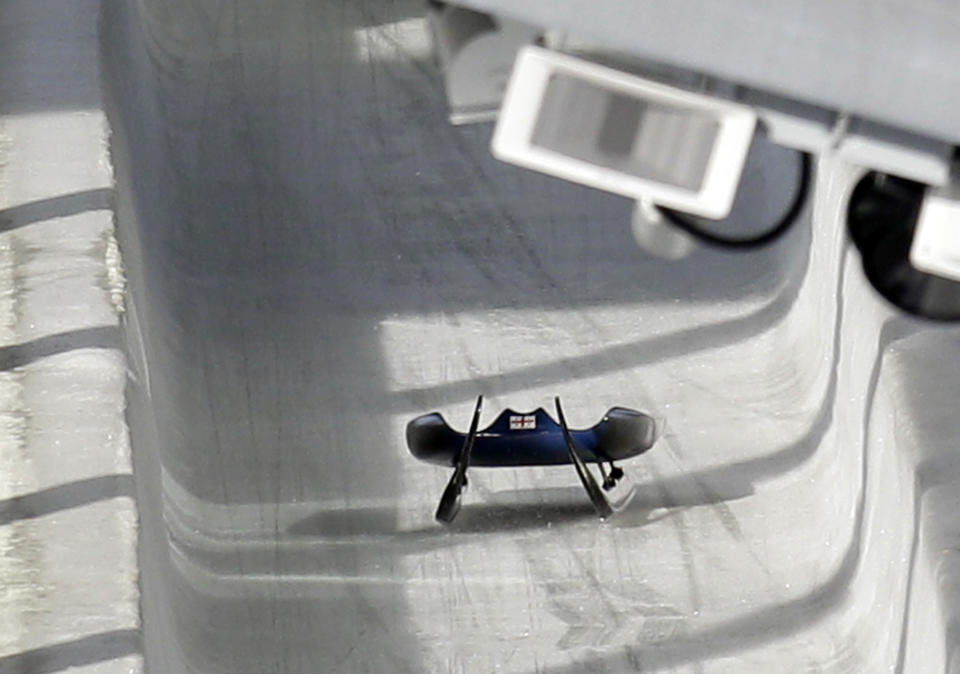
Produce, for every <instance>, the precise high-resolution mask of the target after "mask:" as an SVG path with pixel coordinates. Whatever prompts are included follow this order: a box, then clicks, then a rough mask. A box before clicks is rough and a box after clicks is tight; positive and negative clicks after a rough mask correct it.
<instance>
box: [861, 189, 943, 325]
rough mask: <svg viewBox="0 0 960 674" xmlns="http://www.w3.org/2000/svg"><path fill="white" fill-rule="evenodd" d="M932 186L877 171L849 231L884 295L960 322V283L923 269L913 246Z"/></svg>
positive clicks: (920, 312)
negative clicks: (917, 263) (915, 262)
mask: <svg viewBox="0 0 960 674" xmlns="http://www.w3.org/2000/svg"><path fill="white" fill-rule="evenodd" d="M926 189H927V188H926V185H924V184H922V183H918V182H915V181H913V180H907V179H906V178H898V177H896V176H891V175H887V174H885V173H879V172H876V171H873V172H871V173H868V174H867V175H866V176H865V177H864V178H863V179H862V180H861V181H860V182H859V183H857V186H856V187H855V188H854V190H853V193H852V194H851V195H850V204H849V206H848V207H847V230H848V231H849V233H850V238H851V239H852V240H853V243H854V245H856V247H857V248H858V249H859V251H860V256H861V258H862V260H863V272H864V274H865V275H866V277H867V280H869V281H870V284H871V285H872V286H873V287H874V288H876V290H877V292H879V293H880V294H881V295H882V296H883V297H884V298H886V299H887V300H888V301H889V302H891V303H892V304H894V305H896V306H897V307H899V308H900V309H902V310H903V311H906V312H907V313H910V314H913V315H915V316H921V317H923V318H930V319H933V320H938V321H957V320H960V283H958V282H956V281H951V280H950V279H946V278H942V277H940V276H936V275H934V274H928V273H926V272H923V271H920V270H919V269H917V268H916V267H914V266H913V265H912V264H911V263H910V246H911V244H912V243H913V234H914V231H915V229H916V227H917V219H918V217H919V215H920V206H921V205H922V204H923V197H924V194H926Z"/></svg>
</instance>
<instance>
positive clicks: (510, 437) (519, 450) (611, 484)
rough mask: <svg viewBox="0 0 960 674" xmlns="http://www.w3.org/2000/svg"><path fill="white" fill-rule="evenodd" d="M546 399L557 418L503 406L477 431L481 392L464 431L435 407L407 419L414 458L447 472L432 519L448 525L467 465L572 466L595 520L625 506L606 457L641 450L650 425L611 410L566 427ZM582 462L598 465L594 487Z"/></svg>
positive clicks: (619, 473)
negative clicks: (576, 426)
mask: <svg viewBox="0 0 960 674" xmlns="http://www.w3.org/2000/svg"><path fill="white" fill-rule="evenodd" d="M554 402H555V404H556V408H557V418H558V420H559V423H558V421H555V420H554V419H553V418H552V417H551V416H550V415H549V414H548V413H547V412H546V410H544V409H543V408H542V407H541V408H539V409H537V410H535V411H534V412H529V413H524V414H521V413H518V412H515V411H513V410H510V409H507V410H504V411H503V412H501V413H500V416H498V417H497V418H496V419H495V420H494V422H493V423H492V424H490V425H489V426H487V427H486V428H484V429H483V430H478V429H477V427H478V425H479V421H480V411H481V409H482V406H483V396H480V397H478V398H477V405H476V408H475V409H474V413H473V420H472V422H471V424H470V430H469V431H468V432H467V433H466V434H464V433H460V432H458V431H455V430H453V429H452V428H450V426H449V425H448V424H447V422H446V420H445V419H444V418H443V416H442V415H441V414H439V413H438V412H433V413H431V414H424V415H422V416H419V417H417V418H416V419H413V420H412V421H411V422H410V423H409V424H407V446H408V447H409V448H410V453H411V454H413V455H414V456H415V457H416V458H418V459H420V460H421V461H426V462H428V463H434V464H437V465H441V466H449V467H452V468H453V469H454V473H453V476H452V477H451V478H450V482H449V483H448V484H447V488H446V489H445V490H444V493H443V497H442V498H441V499H440V505H439V507H438V508H437V513H436V517H437V520H439V521H441V522H443V523H450V522H452V521H453V518H454V517H456V515H457V513H458V512H459V510H460V503H461V496H462V493H463V490H464V488H466V486H467V475H466V474H467V467H468V466H480V467H511V466H558V465H566V464H572V465H573V466H574V467H575V469H576V471H577V475H578V476H579V477H580V480H581V482H582V483H583V486H584V488H585V489H586V491H587V495H588V496H589V497H590V502H591V503H593V506H594V508H596V510H597V513H598V514H599V515H600V517H602V518H606V517H609V516H611V515H613V514H614V513H616V512H619V511H620V510H622V509H623V508H625V507H626V506H627V505H628V504H629V502H630V500H631V499H632V498H633V495H634V488H633V485H632V484H631V483H630V481H629V479H628V478H626V476H625V475H624V472H623V470H622V469H620V468H619V467H618V466H616V465H615V464H614V461H622V460H624V459H629V458H632V457H634V456H639V455H640V454H643V453H644V452H646V451H647V450H649V449H650V448H651V447H652V446H653V444H654V442H655V441H656V437H657V428H656V422H655V421H654V420H653V418H651V417H650V416H648V415H646V414H644V413H642V412H637V411H636V410H631V409H627V408H625V407H614V408H612V409H610V410H609V411H608V412H607V413H606V414H605V415H604V417H603V419H601V420H600V421H599V422H598V423H597V424H595V425H594V426H591V427H590V428H585V429H582V430H577V429H570V428H568V427H567V422H566V419H565V418H564V416H563V408H562V407H561V406H560V399H559V398H555V399H554ZM590 463H595V464H597V465H598V466H599V467H600V473H601V476H602V480H601V484H600V485H598V484H597V481H596V480H595V479H594V477H593V474H592V473H591V472H590V470H589V469H588V468H587V464H590ZM604 463H607V464H609V466H610V469H609V472H608V471H606V470H604V467H603V464H604ZM601 485H602V487H601Z"/></svg>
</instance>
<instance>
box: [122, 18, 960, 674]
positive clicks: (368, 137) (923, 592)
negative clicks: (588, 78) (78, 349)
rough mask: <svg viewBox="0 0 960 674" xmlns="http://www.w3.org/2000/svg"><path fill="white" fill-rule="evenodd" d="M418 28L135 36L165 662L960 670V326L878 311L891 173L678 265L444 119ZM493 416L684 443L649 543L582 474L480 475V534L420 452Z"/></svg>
mask: <svg viewBox="0 0 960 674" xmlns="http://www.w3.org/2000/svg"><path fill="white" fill-rule="evenodd" d="M421 11H422V7H421V5H420V3H414V2H410V3H406V2H402V3H382V4H380V3H345V4H341V5H337V6H333V5H330V4H328V3H316V2H305V1H304V2H298V1H294V0H289V1H285V2H278V3H271V4H270V5H269V6H267V5H265V4H263V3H260V2H253V1H249V2H247V1H244V0H241V1H240V2H235V3H221V2H213V1H212V0H211V1H209V2H178V1H172V0H162V1H161V0H143V1H142V2H132V1H131V2H114V3H107V4H106V5H105V7H104V12H105V15H104V24H103V27H104V32H103V46H104V58H105V63H106V64H107V68H108V73H107V78H108V83H109V87H108V94H109V97H110V100H111V121H112V123H113V131H114V146H113V149H114V154H113V159H114V164H115V169H116V173H117V178H118V183H119V184H118V187H119V193H118V199H117V207H118V217H119V220H120V227H121V230H120V238H121V244H122V247H123V253H124V259H125V263H126V266H127V269H128V275H129V283H130V290H131V294H130V296H129V298H128V300H129V303H128V306H127V313H126V325H125V327H126V336H127V341H128V348H129V353H130V360H131V364H130V367H131V382H130V389H129V391H130V401H131V410H130V411H131V421H132V423H133V430H134V441H135V461H136V469H137V476H138V480H137V482H138V496H139V499H140V507H141V517H142V522H143V527H144V532H143V533H144V535H143V539H142V542H141V543H142V545H141V553H142V564H143V567H142V571H143V579H144V593H145V603H144V619H145V625H146V635H147V640H146V648H147V659H148V663H149V664H151V665H152V667H153V668H154V669H155V671H162V672H174V671H195V672H230V673H231V674H238V673H244V672H250V673H254V672H258V673H259V672H267V671H284V672H318V671H322V672H351V673H352V672H402V671H406V672H425V671H443V672H491V671H509V672H543V671H550V672H571V673H573V672H583V671H597V672H623V671H644V672H654V671H662V672H745V671H754V672H771V671H790V672H796V671H827V672H880V671H889V670H891V669H892V670H894V671H897V670H900V671H911V672H931V671H944V670H946V669H948V668H949V667H951V666H952V667H957V664H956V663H955V662H954V659H955V656H954V654H953V648H954V646H953V643H954V642H955V641H956V638H955V636H956V635H954V634H953V633H954V631H955V630H956V627H955V617H954V612H955V608H954V607H955V606H956V597H957V583H956V580H955V569H956V568H957V561H956V559H955V556H956V554H955V552H952V550H953V549H954V547H955V542H956V531H955V527H954V528H953V529H952V528H951V525H948V524H947V523H948V522H949V519H948V518H947V517H944V516H943V515H944V514H946V513H950V512H951V507H952V501H955V496H953V494H954V493H955V491H951V488H952V487H953V486H955V484H956V475H955V473H951V472H950V470H949V469H950V468H951V467H954V466H955V465H956V462H955V461H952V460H951V458H950V457H951V454H950V452H951V450H952V449H953V448H952V447H951V446H950V445H951V441H950V438H953V437H956V430H957V421H956V419H955V418H954V416H955V415H952V414H951V413H950V409H951V408H950V402H949V401H951V400H955V399H956V389H957V386H956V383H955V382H956V377H955V376H952V375H951V371H950V368H953V369H955V368H954V366H953V364H952V363H953V360H954V359H953V356H954V355H955V353H956V351H955V349H956V348H957V341H958V334H957V332H956V331H951V330H946V329H943V328H940V327H934V326H929V325H926V324H918V323H913V322H911V321H908V320H907V319H903V318H900V317H897V316H895V315H894V314H893V312H892V311H891V310H890V309H889V308H888V307H886V306H885V305H883V304H882V303H881V302H880V301H879V300H878V299H877V298H876V297H875V296H874V295H873V293H872V292H871V291H870V289H869V288H868V287H867V286H866V284H865V282H864V280H863V278H862V274H861V273H860V269H859V263H858V260H857V259H856V257H855V255H854V254H853V253H852V252H851V249H850V247H849V245H848V244H847V242H846V240H845V238H844V234H843V227H842V214H843V211H844V209H845V200H846V198H847V196H848V194H849V190H850V188H851V186H852V184H853V182H854V181H855V179H856V178H857V176H858V171H857V170H855V169H853V168H851V167H847V166H843V165H841V164H839V163H836V162H834V161H830V160H827V161H823V162H821V163H820V165H819V166H818V171H817V178H816V186H815V191H814V198H813V200H812V202H811V205H810V207H809V208H808V211H807V213H806V214H805V216H804V218H803V221H802V222H801V223H800V224H799V226H798V227H797V228H796V229H795V230H794V231H793V232H792V233H791V234H790V235H789V237H788V238H787V239H786V240H784V241H783V242H782V243H780V244H778V245H777V246H775V247H773V248H771V249H768V250H766V251H763V252H760V253H757V254H754V255H748V256H742V255H731V254H725V253H719V252H714V251H707V250H701V251H698V252H697V253H695V254H694V255H693V256H692V257H690V258H688V259H686V260H683V261H679V262H666V261H660V260H656V259H654V258H651V257H648V256H646V255H645V254H644V253H643V252H642V251H641V250H639V249H638V248H637V247H636V246H635V245H634V243H633V242H632V239H631V235H630V232H629V220H630V205H629V204H628V203H626V202H624V201H621V200H619V199H615V198H613V197H609V196H604V195H601V194H599V193H596V192H591V191H588V190H584V189H580V188H576V187H574V186H571V185H568V184H565V183H562V182H559V181H553V180H550V179H547V178H543V177H540V176H536V175H533V174H531V173H528V172H524V171H521V170H518V169H514V168H511V167H508V166H505V165H501V164H498V163H496V162H495V161H493V160H492V159H491V158H490V156H489V152H488V149H487V144H488V141H489V135H490V129H489V128H488V127H473V128H456V129H455V128H451V127H449V126H448V125H447V124H446V122H445V114H446V111H445V109H444V105H443V97H442V92H441V91H440V90H439V86H440V84H439V83H440V78H439V76H438V74H437V73H436V72H435V70H434V69H433V66H432V65H431V64H430V62H429V61H428V60H427V57H426V51H425V49H424V40H425V33H424V31H423V24H422V22H421V21H420V19H419V14H420V12H421ZM764 175H767V176H768V177H769V189H770V190H771V192H778V191H780V190H782V189H786V187H785V186H784V185H783V181H782V176H781V175H780V174H778V172H777V170H776V167H775V166H771V167H769V171H768V172H767V173H765V174H764ZM942 361H946V362H947V363H950V365H949V367H947V368H941V367H939V364H940V363H941V362H942ZM478 393H483V394H484V395H485V396H486V398H487V402H488V404H487V408H486V409H487V411H486V413H485V417H484V419H483V422H482V423H486V422H488V421H489V420H490V419H492V418H493V416H495V415H496V414H497V412H498V411H499V409H500V408H502V407H504V406H510V407H513V408H515V409H532V408H534V407H537V406H539V405H544V404H548V403H549V400H550V398H551V396H553V395H561V396H562V397H563V398H564V400H565V401H566V404H565V408H566V409H567V410H568V412H567V413H568V417H569V420H570V422H571V424H572V425H578V426H579V425H589V424H592V423H593V422H595V421H596V420H597V419H598V418H599V416H600V415H601V414H602V413H603V411H604V410H606V409H607V408H608V407H609V406H611V405H614V404H620V405H626V406H631V407H636V408H638V409H642V410H645V411H648V412H650V413H652V414H653V415H655V416H657V417H658V418H660V419H662V420H664V422H665V424H666V431H665V433H664V435H663V437H662V439H661V440H660V442H659V443H658V445H657V446H656V447H655V449H654V450H652V451H651V452H650V453H649V454H647V455H646V456H644V457H642V458H641V459H638V460H636V461H633V462H631V463H630V464H628V465H627V466H626V468H627V469H628V470H629V471H630V472H631V474H632V475H633V477H634V479H635V481H636V482H637V483H638V486H639V494H638V496H637V498H636V499H635V501H634V503H633V504H632V506H631V508H630V509H629V511H628V512H627V513H625V514H624V515H623V516H621V517H618V518H616V519H615V520H612V521H610V522H608V523H600V522H598V521H597V519H596V518H595V516H594V515H593V513H592V511H591V508H590V506H589V504H588V502H587V500H586V498H585V496H584V494H583V493H582V490H581V489H580V487H579V485H578V484H577V480H576V477H575V475H574V473H573V471H572V470H570V469H563V468H556V469H543V470H502V471H496V470H488V471H481V470H477V471H474V472H473V473H471V478H470V479H471V484H470V489H469V490H468V492H467V495H466V503H465V506H464V509H463V511H462V512H461V515H460V517H459V518H458V520H457V521H456V523H455V525H454V526H452V527H451V528H449V529H445V528H443V527H441V526H439V525H437V524H436V523H434V522H433V521H432V515H433V511H434V508H435V505H436V499H437V498H438V497H439V494H440V492H441V490H442V488H443V485H444V483H445V481H446V480H447V478H448V475H447V471H444V470H441V469H438V468H435V467H432V466H428V465H425V464H419V463H417V462H415V461H414V460H413V459H412V458H411V457H410V456H409V455H408V453H407V451H406V449H405V447H404V445H403V427H404V424H405V423H406V421H407V420H409V419H410V418H411V417H412V416H414V415H416V414H419V413H423V412H428V411H432V410H434V409H437V410H440V411H442V412H443V413H444V414H445V415H446V416H447V418H448V419H450V420H451V421H452V422H453V423H454V424H457V423H458V421H459V423H460V427H461V428H462V427H464V426H465V425H466V423H467V421H468V418H469V414H470V410H471V406H472V402H473V400H474V399H475V396H476V395H477V394H478ZM917 465H920V466H924V465H926V466H929V468H928V469H927V472H924V471H922V470H921V471H920V472H919V473H917V472H915V466H917ZM917 476H920V477H917ZM938 515H939V516H938Z"/></svg>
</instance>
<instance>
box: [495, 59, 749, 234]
mask: <svg viewBox="0 0 960 674" xmlns="http://www.w3.org/2000/svg"><path fill="white" fill-rule="evenodd" d="M756 120H757V115H756V112H755V111H754V110H753V109H752V108H750V107H748V106H745V105H740V104H737V103H732V102H729V101H724V100H720V99H717V98H714V97H711V96H706V95H702V94H696V93H692V92H689V91H685V90H683V89H678V88H676V87H671V86H667V85H664V84H660V83H657V82H652V81H650V80H647V79H644V78H642V77H639V76H637V75H633V74H630V73H626V72H623V71H619V70H615V69H613V68H608V67H606V66H602V65H599V64H596V63H591V62H589V61H584V60H582V59H579V58H576V57H573V56H570V55H567V54H560V53H557V52H553V51H550V50H547V49H543V48H540V47H524V48H523V49H522V50H521V51H520V55H519V56H518V57H517V61H516V64H515V65H514V70H513V75H512V77H511V79H510V84H509V86H508V87H507V93H506V95H505V97H504V102H503V107H502V108H501V110H500V116H499V118H498V122H497V128H496V131H495V132H494V137H493V142H492V147H491V149H492V151H493V154H494V155H495V156H496V157H497V158H499V159H501V160H503V161H506V162H510V163H513V164H517V165H520V166H524V167H526V168H531V169H535V170H538V171H542V172H544V173H549V174H552V175H555V176H558V177H560V178H565V179H567V180H571V181H573V182H578V183H582V184H585V185H589V186H591V187H596V188H598V189H602V190H607V191H609V192H615V193H617V194H622V195H625V196H628V197H633V198H635V199H640V198H648V199H650V200H651V201H653V202H654V203H656V204H658V205H661V206H667V207H670V208H676V209H679V210H682V211H686V212H688V213H692V214H694V215H700V216H703V217H708V218H722V217H725V216H726V215H728V214H729V213H730V209H731V207H732V206H733V199H734V196H735V195H736V191H737V186H738V185H739V183H740V175H741V173H742V172H743V166H744V163H745V161H746V157H747V152H748V151H749V149H750V143H751V141H752V139H753V134H754V130H755V128H756Z"/></svg>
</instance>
